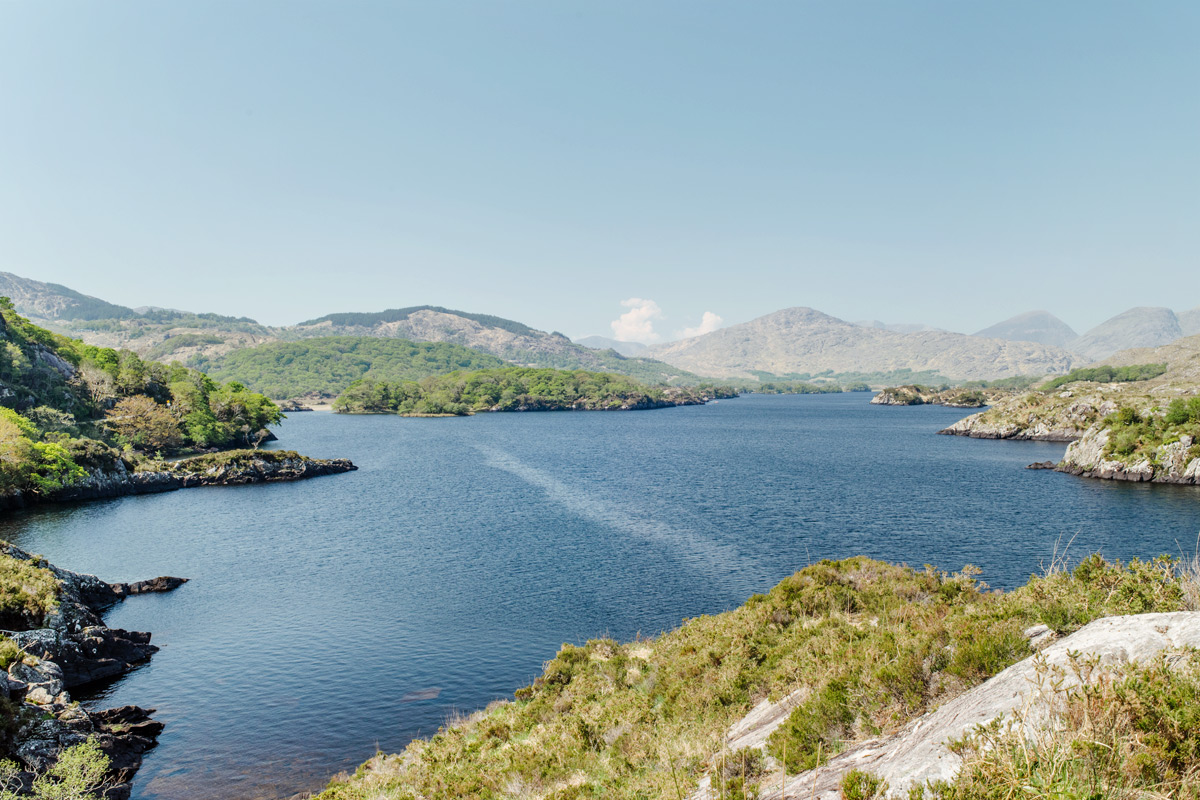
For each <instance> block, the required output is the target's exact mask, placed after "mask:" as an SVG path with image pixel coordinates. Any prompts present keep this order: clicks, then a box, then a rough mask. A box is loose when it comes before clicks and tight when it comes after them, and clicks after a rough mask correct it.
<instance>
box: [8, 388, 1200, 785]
mask: <svg viewBox="0 0 1200 800" xmlns="http://www.w3.org/2000/svg"><path fill="white" fill-rule="evenodd" d="M868 399H869V395H866V394H854V395H821V396H788V397H768V396H748V397H742V398H738V399H736V400H726V401H721V402H719V403H714V404H710V405H708V406H700V407H689V408H678V409H666V410H659V411H641V412H629V413H547V414H494V415H481V416H477V417H471V418H466V419H401V418H399V417H386V416H385V417H339V416H333V415H329V414H321V413H309V414H293V415H292V416H291V417H290V418H289V419H288V420H287V421H286V423H285V424H284V425H283V426H282V428H281V429H280V432H279V433H280V437H281V441H280V442H279V443H278V446H281V447H286V448H292V449H296V450H300V451H301V452H304V453H307V454H309V455H312V456H320V457H330V456H345V457H349V458H351V459H353V460H354V462H355V463H356V464H358V465H359V467H360V469H359V471H358V472H355V473H351V474H347V475H340V476H333V477H327V478H319V479H316V480H312V481H306V482H301V483H294V484H280V485H272V486H247V487H230V488H207V489H192V490H187V491H181V492H174V493H171V494H165V495H155V496H145V497H132V498H124V499H120V500H112V501H105V502H98V503H91V504H83V505H78V506H70V507H61V508H55V509H42V510H36V511H32V512H24V513H18V514H12V515H7V516H6V517H5V518H4V519H3V520H0V538H5V539H9V540H11V541H13V542H15V543H16V544H18V545H19V546H21V547H24V548H26V549H28V550H31V551H34V552H38V553H42V554H44V555H45V556H47V557H48V558H49V559H50V560H51V561H53V562H54V563H56V564H59V565H61V566H63V567H66V568H69V569H74V570H78V571H82V572H91V573H95V574H97V575H100V576H101V577H103V578H105V579H107V580H112V581H117V580H120V581H130V580H138V579H142V578H150V577H154V576H156V575H180V576H184V577H188V578H191V579H192V580H191V582H190V583H188V584H187V585H185V586H183V587H182V588H180V589H179V590H178V591H176V592H174V593H172V594H167V595H151V596H147V597H135V598H132V599H130V600H128V601H126V602H125V603H124V604H123V605H121V606H119V607H117V608H115V609H114V610H113V611H111V612H110V613H109V615H108V623H109V624H110V625H113V626H117V627H123V628H130V629H135V630H148V631H152V632H153V633H154V641H155V643H157V644H158V645H160V646H161V647H162V651H161V652H159V653H158V654H156V655H155V657H154V659H153V660H152V661H151V662H150V663H149V664H148V665H145V666H142V667H141V668H139V669H137V670H136V671H134V672H132V673H131V674H129V675H127V676H125V677H123V678H121V679H120V680H118V681H116V682H114V683H112V684H110V685H108V686H106V687H102V688H100V689H98V690H96V691H94V692H92V693H91V694H90V695H89V694H86V693H81V692H76V697H78V698H82V699H85V700H87V702H89V703H92V704H97V705H101V706H110V705H121V704H126V703H135V704H139V705H143V706H149V707H154V708H157V709H158V714H157V716H158V718H159V719H160V720H162V721H163V722H165V723H166V730H165V732H164V733H163V735H162V737H161V739H160V744H159V746H158V748H157V749H156V750H154V751H152V752H151V753H150V754H149V755H148V757H147V758H146V761H145V765H144V766H143V768H142V770H141V772H140V773H139V774H138V777H137V781H136V783H135V786H134V797H135V798H140V799H141V800H149V798H170V799H171V800H176V799H180V798H189V799H196V798H260V797H261V798H281V797H287V796H288V795H291V794H292V793H295V792H298V791H302V790H312V789H317V788H319V787H321V786H322V785H324V783H325V782H326V781H327V780H328V778H329V777H330V776H331V775H332V774H333V773H335V772H337V771H339V770H346V769H353V768H354V767H355V766H357V765H358V764H359V763H360V762H362V761H363V760H364V759H366V758H367V757H369V756H370V755H371V754H372V753H373V752H374V751H375V750H376V748H377V747H378V748H382V749H383V750H385V751H396V750H399V749H401V748H403V746H404V745H405V744H406V743H407V742H408V741H409V740H410V739H411V738H413V737H414V736H418V735H426V734H429V733H432V732H434V731H436V729H437V727H438V726H439V725H440V724H442V722H443V721H445V720H446V719H447V717H448V716H450V715H451V714H452V713H454V712H455V711H457V710H466V711H469V710H473V709H476V708H479V707H481V706H483V705H485V704H486V703H487V702H488V701H490V700H492V699H495V698H500V697H509V696H511V695H512V693H513V691H514V690H515V689H517V688H518V687H520V686H523V685H526V684H528V683H529V682H530V681H531V680H532V679H533V678H534V677H535V676H537V675H538V674H539V673H540V672H541V665H542V662H543V661H545V660H547V659H549V658H550V657H552V656H553V654H554V653H555V651H556V650H557V648H558V646H559V645H560V644H561V643H562V642H565V641H570V642H579V641H582V640H585V639H587V638H590V637H596V636H601V635H605V634H608V635H611V636H614V637H617V638H619V639H629V638H632V637H634V636H636V635H638V634H639V633H640V634H643V635H650V634H655V633H658V632H660V631H662V630H665V629H669V628H673V627H675V626H677V625H678V624H679V623H680V621H681V619H682V618H684V617H688V616H696V615H699V614H711V613H715V612H719V611H723V610H726V609H729V608H732V607H734V606H737V605H739V604H741V603H742V602H743V601H744V600H745V599H746V598H747V597H748V596H749V595H751V594H754V593H756V592H762V591H765V590H767V589H769V588H770V587H771V586H772V585H774V584H775V583H777V582H778V581H779V580H780V579H782V578H783V577H785V576H786V575H789V574H790V573H792V572H793V571H795V570H796V569H799V568H800V567H802V566H804V565H805V564H807V563H809V562H811V561H814V560H819V559H823V558H840V557H844V556H850V555H855V554H860V553H863V554H867V555H870V556H874V557H876V558H882V559H888V560H892V561H902V562H907V563H910V564H913V565H918V566H919V565H921V564H925V563H932V564H936V565H938V566H940V567H942V568H945V569H948V570H957V569H958V568H960V567H961V566H962V565H963V564H964V563H972V564H976V565H979V566H980V567H982V568H983V571H984V573H983V579H985V580H987V581H988V582H990V583H991V584H992V585H994V586H1000V587H1005V588H1010V587H1013V586H1015V585H1019V584H1020V583H1022V582H1024V580H1025V578H1026V577H1027V576H1028V575H1029V574H1030V573H1031V572H1034V571H1037V570H1038V569H1039V567H1040V565H1041V564H1043V563H1044V562H1046V561H1048V559H1049V557H1050V556H1051V553H1052V552H1053V551H1054V548H1055V542H1056V541H1058V540H1060V539H1061V540H1062V541H1064V542H1065V541H1066V540H1069V539H1071V538H1072V537H1073V538H1074V543H1073V544H1072V546H1071V553H1072V554H1073V555H1074V556H1076V557H1080V556H1083V555H1085V554H1087V553H1089V552H1092V551H1101V552H1103V553H1104V554H1105V555H1107V556H1109V557H1113V558H1122V559H1125V558H1129V557H1131V556H1135V555H1136V556H1152V555H1155V554H1159V553H1163V552H1168V553H1179V552H1181V551H1186V552H1191V550H1192V549H1193V547H1194V545H1195V542H1196V537H1197V533H1198V532H1200V490H1198V489H1195V488H1192V487H1171V486H1146V485H1136V484H1120V483H1110V482H1104V481H1089V480H1084V479H1079V478H1074V477H1071V476H1067V475H1061V474H1058V473H1054V472H1046V471H1030V470H1025V469H1023V467H1024V466H1025V465H1026V464H1028V463H1030V462H1033V461H1042V460H1058V458H1059V457H1060V456H1061V454H1062V451H1063V449H1064V448H1063V446H1062V445H1054V444H1039V443H1029V442H989V441H977V440H969V439H960V438H956V437H948V436H935V435H934V432H935V431H937V430H938V429H939V428H942V427H944V426H945V425H947V424H949V423H951V422H953V421H954V420H956V419H958V418H960V417H962V416H964V414H965V413H966V412H963V411H960V410H955V409H945V408H935V407H914V408H888V407H879V406H870V405H868V404H867V400H868Z"/></svg>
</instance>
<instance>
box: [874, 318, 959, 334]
mask: <svg viewBox="0 0 1200 800" xmlns="http://www.w3.org/2000/svg"><path fill="white" fill-rule="evenodd" d="M854 324H855V325H861V326H862V327H864V328H879V329H880V330H883V331H895V332H896V333H917V332H918V331H940V330H942V329H941V328H935V327H933V326H932V325H926V324H925V323H923V322H880V321H879V320H877V319H866V320H859V321H858V322H856V323H854Z"/></svg>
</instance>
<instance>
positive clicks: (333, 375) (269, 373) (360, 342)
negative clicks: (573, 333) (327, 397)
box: [200, 336, 504, 398]
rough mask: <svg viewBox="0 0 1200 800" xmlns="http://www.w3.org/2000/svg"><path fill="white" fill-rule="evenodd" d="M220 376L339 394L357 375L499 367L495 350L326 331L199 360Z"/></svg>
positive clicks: (278, 393) (258, 386)
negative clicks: (329, 334)
mask: <svg viewBox="0 0 1200 800" xmlns="http://www.w3.org/2000/svg"><path fill="white" fill-rule="evenodd" d="M200 366H202V368H204V369H205V370H206V371H207V372H208V373H209V374H211V375H212V376H213V377H215V378H217V379H218V380H236V381H240V382H241V383H244V384H245V385H246V386H248V387H250V388H251V389H253V390H255V391H258V392H262V393H263V394H265V395H267V396H268V397H276V398H288V397H297V396H300V395H304V394H309V393H313V392H320V393H323V394H331V395H336V394H340V393H341V392H342V391H344V390H345V389H346V387H348V386H350V384H352V383H354V382H355V381H358V380H363V379H367V380H372V381H393V382H395V381H416V380H420V379H422V378H427V377H429V376H430V375H441V374H444V373H447V372H455V371H457V370H464V369H466V370H475V369H489V368H492V367H502V366H504V362H503V361H501V360H500V359H498V358H496V357H495V356H493V355H489V354H487V353H481V352H479V351H477V350H471V349H469V348H466V347H462V346H461V345H457V344H446V343H438V342H411V341H409V340H408V339H377V338H373V337H368V336H328V337H323V338H317V339H305V340H303V341H300V342H272V343H270V344H264V345H259V346H258V347H250V348H246V349H245V350H236V351H234V352H232V353H229V354H228V355H226V356H223V357H220V358H216V359H213V360H211V361H205V362H201V364H200Z"/></svg>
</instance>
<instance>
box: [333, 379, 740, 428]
mask: <svg viewBox="0 0 1200 800" xmlns="http://www.w3.org/2000/svg"><path fill="white" fill-rule="evenodd" d="M736 395H737V392H736V390H734V389H732V388H729V387H717V386H689V387H663V386H646V385H644V384H641V383H638V382H637V381H634V380H631V379H630V378H628V377H625V376H623V375H613V374H612V373H609V372H588V371H586V370H559V369H532V368H522V367H508V368H506V369H488V370H476V371H474V372H455V373H451V374H449V375H439V376H436V377H431V378H426V379H425V380H423V381H419V382H416V381H406V382H402V383H386V382H377V381H371V380H364V381H359V382H357V383H355V384H353V385H352V386H351V387H350V388H349V389H347V390H346V391H345V392H343V393H342V394H341V396H339V397H338V398H337V400H336V401H334V404H333V408H334V411H337V412H339V413H343V414H347V413H349V414H364V413H365V414H379V413H394V414H403V415H409V416H433V415H455V416H461V415H466V414H473V413H475V412H477V411H567V410H572V411H608V410H632V409H647V408H665V407H668V406H680V405H697V404H701V403H705V402H707V401H709V400H712V399H714V398H718V397H734V396H736Z"/></svg>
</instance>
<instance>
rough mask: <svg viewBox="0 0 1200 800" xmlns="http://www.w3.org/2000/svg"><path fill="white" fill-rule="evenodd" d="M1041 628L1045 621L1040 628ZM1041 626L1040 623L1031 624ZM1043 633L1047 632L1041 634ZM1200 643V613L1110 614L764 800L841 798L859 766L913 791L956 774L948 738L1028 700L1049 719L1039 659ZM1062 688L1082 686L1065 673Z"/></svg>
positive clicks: (1103, 660)
mask: <svg viewBox="0 0 1200 800" xmlns="http://www.w3.org/2000/svg"><path fill="white" fill-rule="evenodd" d="M1039 628H1040V626H1039ZM1030 630H1034V629H1030ZM1042 635H1044V634H1042ZM1198 646H1200V612H1193V611H1185V612H1177V613H1172V614H1138V615H1132V616H1125V617H1107V618H1105V619H1101V620H1097V621H1095V622H1093V623H1091V624H1090V625H1087V626H1085V627H1084V628H1082V629H1081V630H1079V631H1077V632H1076V633H1074V634H1072V635H1070V636H1067V637H1065V638H1063V639H1061V640H1059V641H1057V642H1054V643H1052V644H1050V645H1049V646H1047V647H1046V648H1045V649H1044V650H1042V652H1041V653H1040V654H1039V655H1038V656H1032V657H1030V658H1027V659H1025V660H1024V661H1021V662H1020V663H1018V664H1014V665H1013V666H1011V667H1009V668H1008V669H1006V670H1004V671H1003V672H1001V673H1000V674H999V675H996V676H995V677H993V678H991V679H990V680H988V681H986V682H985V683H983V684H982V685H980V686H977V687H976V688H974V689H972V690H971V691H969V692H967V693H965V694H963V695H961V696H959V697H957V698H956V699H954V700H952V701H950V702H949V703H946V704H945V705H944V706H942V707H941V708H939V709H938V710H937V711H934V712H932V713H929V714H926V715H924V716H922V717H921V718H919V719H917V720H915V721H913V722H912V723H910V724H909V725H907V726H905V727H904V728H903V729H902V730H901V731H900V732H898V733H896V734H895V735H893V736H888V737H884V738H880V739H873V740H871V741H868V742H864V743H862V744H860V745H858V746H857V747H853V748H851V749H850V750H847V751H845V752H843V753H840V754H838V755H837V756H834V757H833V758H832V759H830V760H829V762H828V763H826V764H825V765H824V766H822V767H820V768H818V769H816V770H812V771H810V772H806V773H803V774H800V775H796V776H793V777H789V778H788V779H787V781H786V786H785V789H784V791H783V792H781V791H780V789H779V785H778V783H776V784H775V786H774V787H771V786H763V787H762V791H761V792H760V794H759V797H760V798H762V800H780V798H783V797H786V798H808V799H809V800H814V799H818V800H839V798H840V796H841V790H840V783H841V779H842V777H843V776H844V775H845V774H846V773H847V772H849V771H850V770H852V769H860V770H863V771H865V772H868V773H871V774H872V775H875V776H876V777H879V778H882V779H883V780H885V781H887V784H888V791H887V794H888V796H890V797H907V796H908V791H909V789H910V788H911V787H912V786H914V785H917V784H924V783H926V782H928V781H938V780H946V781H950V780H953V779H954V778H955V777H956V776H957V774H958V770H959V768H960V766H961V764H962V759H961V758H959V756H957V755H955V754H954V753H953V752H951V750H950V748H949V747H948V746H947V744H946V743H947V742H948V741H951V740H953V739H959V738H962V737H963V736H964V735H965V734H967V733H969V732H971V731H972V730H974V729H975V728H976V726H978V725H984V724H987V723H988V722H991V721H992V720H995V719H1011V718H1012V717H1013V714H1014V713H1015V712H1016V711H1017V710H1019V709H1022V708H1025V707H1026V706H1027V705H1028V707H1029V708H1030V709H1031V710H1032V711H1031V714H1030V715H1029V717H1027V718H1026V726H1027V727H1030V728H1032V727H1036V726H1039V725H1043V724H1044V723H1045V722H1046V720H1047V718H1048V713H1049V712H1048V711H1047V709H1046V705H1047V704H1046V703H1044V702H1042V703H1039V702H1038V701H1039V700H1040V699H1042V698H1044V697H1045V696H1046V693H1045V688H1044V687H1043V685H1042V674H1039V670H1038V668H1037V667H1036V665H1035V663H1034V659H1035V658H1038V659H1044V661H1045V663H1046V664H1048V665H1050V667H1052V668H1053V667H1058V668H1064V669H1065V668H1066V667H1067V665H1068V655H1067V654H1068V653H1071V652H1075V651H1078V652H1080V653H1083V654H1084V655H1085V656H1095V657H1098V658H1099V661H1100V664H1101V665H1102V666H1107V667H1113V666H1117V665H1121V664H1126V663H1130V662H1140V661H1145V660H1148V659H1151V658H1153V657H1155V656H1157V655H1158V654H1159V653H1161V652H1163V651H1164V650H1166V649H1168V648H1172V649H1173V648H1187V647H1198ZM1043 674H1044V673H1043ZM1064 674H1065V678H1064V683H1063V688H1070V687H1071V686H1075V685H1078V678H1077V677H1076V676H1075V674H1074V673H1073V672H1071V671H1070V670H1069V669H1066V671H1065V673H1064Z"/></svg>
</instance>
